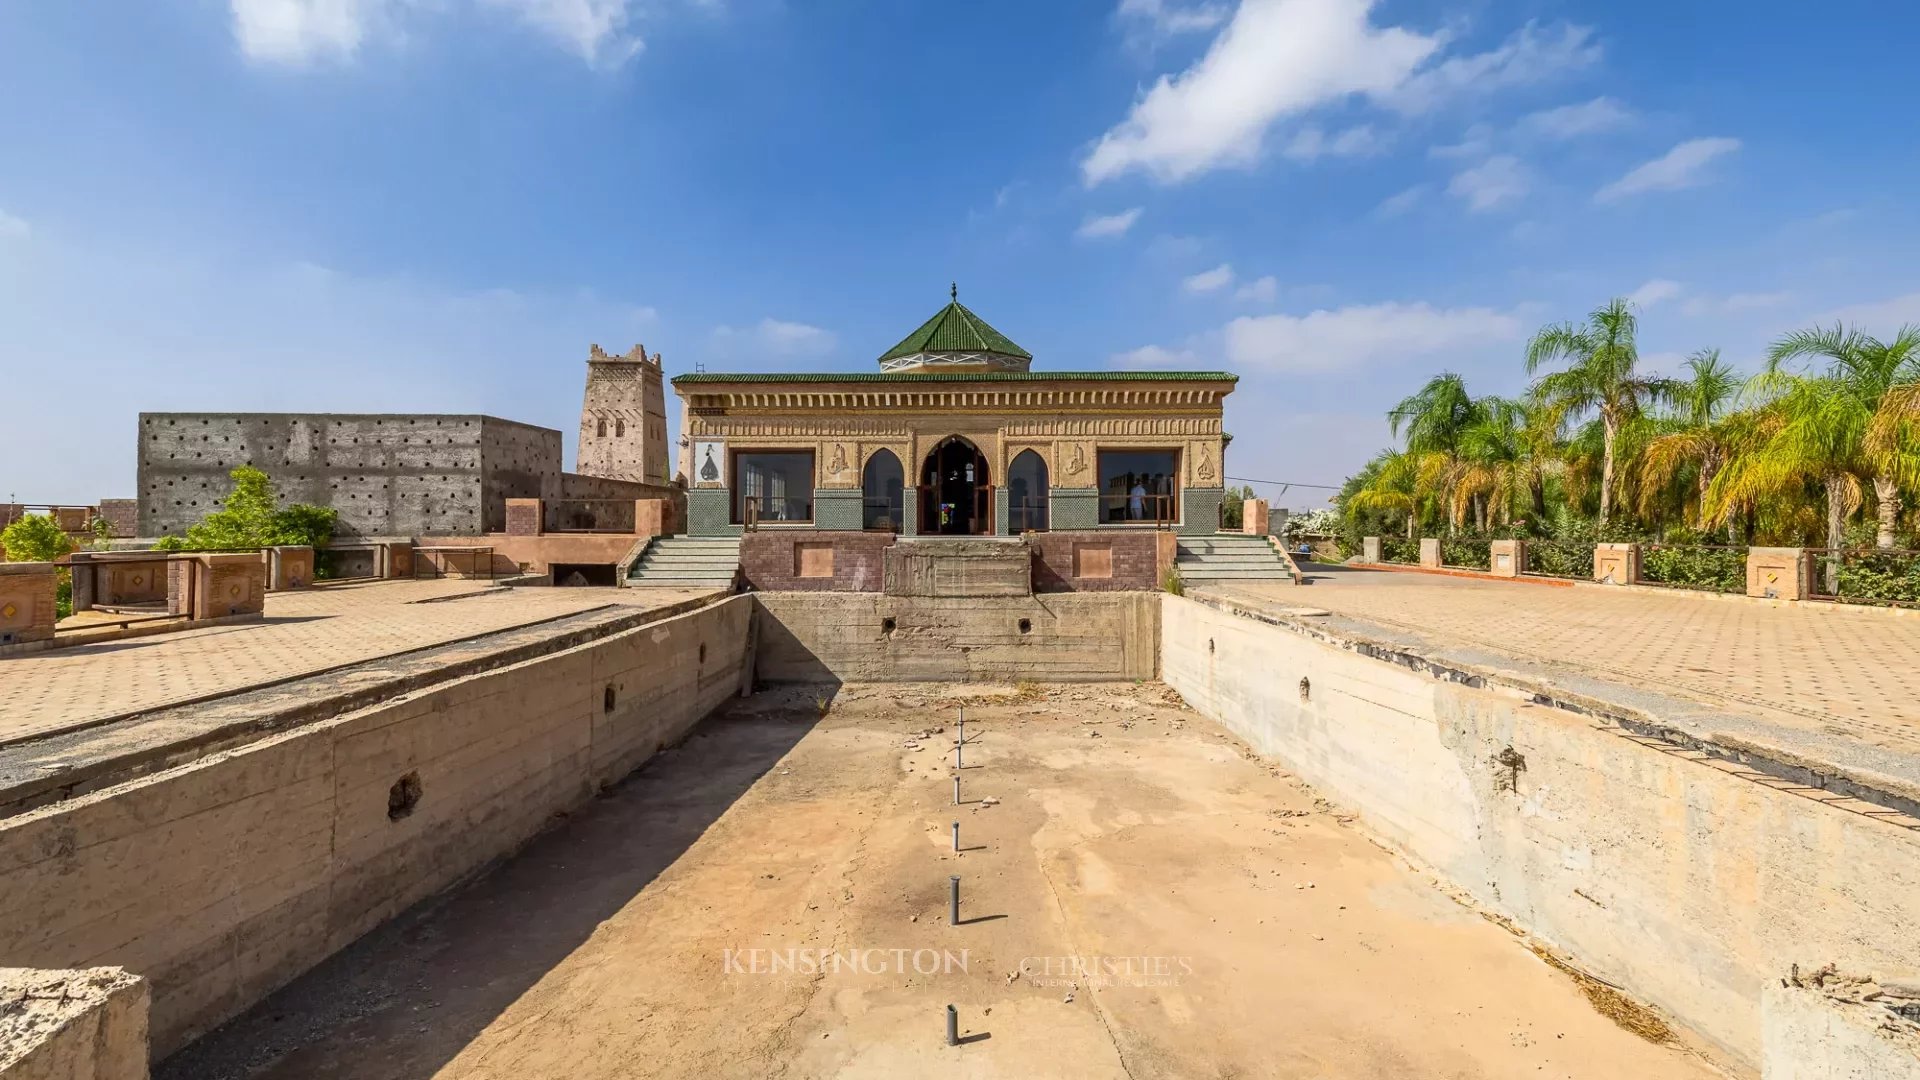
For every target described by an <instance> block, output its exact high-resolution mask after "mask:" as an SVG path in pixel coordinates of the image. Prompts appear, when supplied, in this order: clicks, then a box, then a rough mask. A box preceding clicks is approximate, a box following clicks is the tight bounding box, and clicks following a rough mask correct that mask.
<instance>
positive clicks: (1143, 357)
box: [1112, 345, 1198, 368]
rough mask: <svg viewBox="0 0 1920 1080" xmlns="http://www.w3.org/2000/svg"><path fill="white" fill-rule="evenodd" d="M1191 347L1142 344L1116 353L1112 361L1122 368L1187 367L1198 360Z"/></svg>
mask: <svg viewBox="0 0 1920 1080" xmlns="http://www.w3.org/2000/svg"><path fill="white" fill-rule="evenodd" d="M1197 359H1198V355H1197V354H1196V353H1195V352H1194V351H1193V350H1192V349H1190V348H1181V349H1169V348H1165V347H1163V346H1160V345H1142V346H1140V347H1139V348H1137V349H1134V350H1132V351H1130V352H1123V353H1115V354H1114V356H1113V358H1112V363H1113V365H1114V366H1115V367H1122V368H1164V367H1187V366H1190V365H1192V364H1194V363H1196V362H1197Z"/></svg>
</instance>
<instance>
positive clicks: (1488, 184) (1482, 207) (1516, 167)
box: [1447, 154, 1533, 214]
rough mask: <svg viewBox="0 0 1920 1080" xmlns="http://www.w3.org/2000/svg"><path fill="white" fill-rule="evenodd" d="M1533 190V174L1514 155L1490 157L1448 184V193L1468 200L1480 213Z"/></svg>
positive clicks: (1464, 170)
mask: <svg viewBox="0 0 1920 1080" xmlns="http://www.w3.org/2000/svg"><path fill="white" fill-rule="evenodd" d="M1532 189H1533V176H1532V174H1531V173H1529V172H1528V171H1527V167H1526V166H1525V165H1522V164H1521V163H1520V159H1519V158H1516V157H1513V156H1512V155H1510V154H1500V155H1497V156H1495V157H1490V158H1488V159H1487V160H1485V161H1483V162H1481V163H1480V164H1478V165H1476V166H1474V167H1473V168H1471V169H1463V170H1461V171H1460V172H1458V173H1455V174H1454V177H1453V180H1452V181H1451V182H1450V183H1448V184H1447V194H1449V195H1453V196H1456V197H1458V198H1460V199H1464V200H1466V203H1467V208H1468V209H1469V210H1472V211H1473V212H1474V213H1476V214H1477V213H1482V212H1484V211H1487V210H1491V209H1493V208H1494V207H1496V206H1499V205H1500V204H1501V203H1506V202H1512V201H1513V200H1515V199H1519V198H1524V197H1525V196H1526V194H1527V192H1528V191H1531V190H1532Z"/></svg>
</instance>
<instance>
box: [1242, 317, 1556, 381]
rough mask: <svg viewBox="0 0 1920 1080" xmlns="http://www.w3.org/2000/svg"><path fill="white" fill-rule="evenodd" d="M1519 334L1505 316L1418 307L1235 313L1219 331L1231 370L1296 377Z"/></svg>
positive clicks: (1517, 323)
mask: <svg viewBox="0 0 1920 1080" xmlns="http://www.w3.org/2000/svg"><path fill="white" fill-rule="evenodd" d="M1520 335H1521V325H1520V320H1519V319H1518V318H1516V317H1514V316H1513V315H1511V314H1506V313H1502V312H1498V311H1494V310H1492V309H1491V308H1436V307H1434V306H1432V305H1431V304H1427V303H1424V302H1421V303H1413V304H1400V303H1384V304H1370V305H1358V306H1352V307H1343V308H1336V309H1333V310H1324V309H1323V310H1320V311H1315V312H1312V313H1310V314H1307V315H1252V316H1245V315H1243V316H1241V317H1240V318H1237V319H1235V320H1233V321H1232V322H1230V323H1228V324H1227V326H1226V330H1225V331H1224V336H1225V341H1226V355H1227V359H1228V361H1230V362H1231V363H1233V364H1235V365H1236V366H1240V367H1248V368H1264V369H1268V370H1273V371H1288V372H1304V373H1311V372H1326V371H1350V370H1354V369H1360V368H1366V367H1370V366H1372V365H1375V364H1379V363H1384V362H1390V361H1395V360H1401V359H1406V358H1410V357H1416V356H1423V355H1430V354H1433V353H1441V352H1447V351H1450V350H1454V349H1459V348H1463V347H1468V346H1477V345H1490V344H1494V343H1498V342H1504V341H1512V340H1514V339H1516V338H1518V337H1520Z"/></svg>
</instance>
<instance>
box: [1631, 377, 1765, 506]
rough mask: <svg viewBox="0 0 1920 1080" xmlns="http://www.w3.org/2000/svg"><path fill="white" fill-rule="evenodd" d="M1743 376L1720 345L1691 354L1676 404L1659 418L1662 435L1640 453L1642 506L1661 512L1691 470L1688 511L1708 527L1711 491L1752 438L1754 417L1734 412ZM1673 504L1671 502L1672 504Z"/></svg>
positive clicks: (1638, 488)
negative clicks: (1732, 457) (1739, 449)
mask: <svg viewBox="0 0 1920 1080" xmlns="http://www.w3.org/2000/svg"><path fill="white" fill-rule="evenodd" d="M1740 386H1741V379H1740V376H1739V374H1738V373H1737V372H1735V371H1734V369H1733V366H1732V365H1730V364H1728V363H1726V362H1725V361H1723V360H1721V359H1720V350H1718V349H1702V350H1700V351H1699V352H1697V353H1694V354H1693V355H1692V356H1690V357H1688V358H1687V377H1686V378H1685V379H1682V380H1680V381H1679V382H1678V383H1676V384H1675V386H1674V392H1673V400H1672V404H1673V409H1672V412H1671V414H1670V415H1668V416H1665V417H1662V418H1660V420H1659V422H1658V424H1657V428H1658V434H1656V435H1654V437H1653V438H1652V439H1651V440H1650V441H1649V442H1648V443H1647V446H1646V449H1645V451H1644V452H1643V453H1642V454H1641V456H1640V463H1639V464H1640V468H1639V484H1638V486H1637V490H1638V496H1639V498H1638V504H1637V509H1638V510H1639V512H1640V516H1641V517H1643V518H1652V517H1656V516H1658V515H1659V513H1660V507H1659V505H1658V504H1659V503H1661V502H1662V501H1663V499H1665V498H1667V497H1668V492H1669V491H1670V490H1671V489H1672V487H1673V485H1674V483H1675V481H1676V479H1680V478H1682V476H1683V474H1684V473H1688V472H1690V473H1691V482H1692V487H1693V495H1692V498H1691V500H1690V501H1691V504H1692V505H1691V507H1690V508H1687V509H1685V510H1683V513H1687V514H1688V516H1689V519H1690V521H1691V523H1692V524H1693V525H1694V526H1695V527H1696V528H1704V527H1705V512H1706V503H1707V490H1708V488H1709V487H1711V486H1712V484H1713V480H1714V477H1716V476H1718V475H1719V473H1720V469H1721V468H1722V467H1723V466H1724V465H1726V463H1727V459H1728V457H1729V456H1730V454H1731V453H1732V451H1733V449H1734V447H1735V446H1736V445H1740V444H1742V443H1744V442H1746V441H1747V435H1748V432H1749V431H1750V429H1751V428H1752V426H1753V425H1752V417H1751V416H1749V415H1747V414H1740V413H1732V414H1731V415H1730V408H1729V407H1730V406H1731V405H1732V404H1733V402H1734V400H1735V398H1736V397H1737V396H1738V395H1739V393H1740ZM1668 505H1669V506H1670V505H1672V504H1671V503H1668Z"/></svg>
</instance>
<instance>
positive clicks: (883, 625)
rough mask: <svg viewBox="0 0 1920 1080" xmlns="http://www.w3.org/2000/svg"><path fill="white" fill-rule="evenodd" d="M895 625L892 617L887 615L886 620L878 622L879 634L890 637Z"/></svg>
mask: <svg viewBox="0 0 1920 1080" xmlns="http://www.w3.org/2000/svg"><path fill="white" fill-rule="evenodd" d="M896 625H897V624H896V623H895V622H894V621H893V616H891V615H889V616H887V617H886V618H884V619H881V620H880V632H881V633H883V634H885V635H887V636H888V637H892V636H893V631H894V628H895V626H896Z"/></svg>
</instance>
